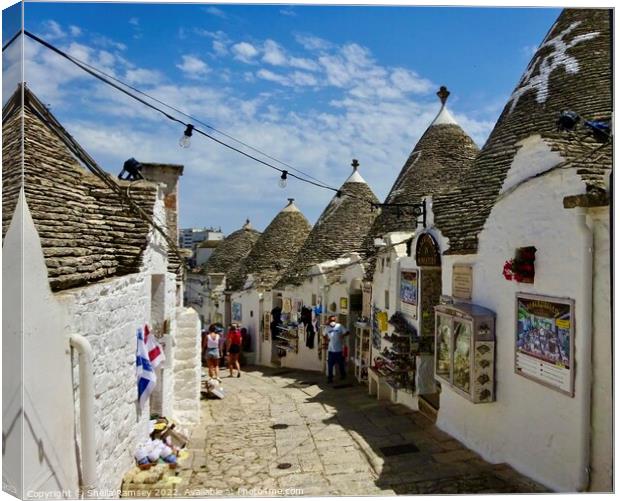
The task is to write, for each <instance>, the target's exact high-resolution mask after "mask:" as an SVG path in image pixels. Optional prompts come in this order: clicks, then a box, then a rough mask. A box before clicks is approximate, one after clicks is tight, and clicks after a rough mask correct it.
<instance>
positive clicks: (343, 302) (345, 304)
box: [340, 297, 349, 311]
mask: <svg viewBox="0 0 620 501" xmlns="http://www.w3.org/2000/svg"><path fill="white" fill-rule="evenodd" d="M348 309H349V299H348V298H346V297H341V298H340V311H347V310H348Z"/></svg>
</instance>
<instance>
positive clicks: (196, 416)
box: [172, 308, 202, 425]
mask: <svg viewBox="0 0 620 501" xmlns="http://www.w3.org/2000/svg"><path fill="white" fill-rule="evenodd" d="M175 327H176V328H175V330H174V331H173V332H174V344H175V346H174V355H173V357H172V360H173V366H172V369H173V373H174V386H173V388H174V391H173V397H174V411H173V416H174V418H175V420H178V421H179V422H180V423H181V424H185V425H189V424H196V423H198V422H199V421H200V376H201V371H202V365H201V360H200V350H201V348H200V345H201V339H200V319H199V318H198V314H197V313H196V311H195V310H193V309H192V308H182V309H179V310H178V314H177V316H176V325H175Z"/></svg>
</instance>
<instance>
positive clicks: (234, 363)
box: [226, 324, 242, 377]
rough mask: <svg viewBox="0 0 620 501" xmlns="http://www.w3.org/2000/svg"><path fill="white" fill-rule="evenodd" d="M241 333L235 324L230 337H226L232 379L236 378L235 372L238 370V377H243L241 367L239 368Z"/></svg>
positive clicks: (231, 328) (231, 327)
mask: <svg viewBox="0 0 620 501" xmlns="http://www.w3.org/2000/svg"><path fill="white" fill-rule="evenodd" d="M241 343H242V339H241V332H240V331H239V327H238V326H237V325H235V324H232V325H231V326H230V330H229V331H228V336H226V348H227V349H228V370H230V377H234V375H233V371H234V369H237V377H241V367H240V366H239V354H240V353H241Z"/></svg>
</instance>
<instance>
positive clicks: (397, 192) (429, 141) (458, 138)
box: [373, 104, 478, 234]
mask: <svg viewBox="0 0 620 501" xmlns="http://www.w3.org/2000/svg"><path fill="white" fill-rule="evenodd" d="M477 153H478V147H477V146H476V144H475V143H474V141H473V140H472V139H471V138H470V137H469V136H468V135H467V134H466V133H465V131H464V130H463V129H462V128H461V126H460V125H458V123H457V122H456V121H455V120H454V118H453V117H452V115H451V114H450V112H449V111H448V109H447V107H446V105H445V104H443V105H442V106H441V109H440V111H439V113H438V114H437V117H436V118H435V120H434V121H433V122H432V123H431V125H430V126H429V127H428V129H426V131H425V132H424V134H423V135H422V137H421V138H420V140H419V141H418V142H417V144H416V145H415V147H414V149H413V151H412V152H411V154H410V155H409V158H407V161H406V162H405V165H404V166H403V168H402V169H401V171H400V174H399V175H398V177H397V178H396V182H395V183H394V185H393V186H392V189H391V190H390V193H389V194H388V196H387V197H386V199H385V203H390V204H396V203H418V202H421V201H422V198H423V197H425V196H429V195H431V196H433V197H435V196H436V195H438V194H440V193H445V192H449V191H451V190H452V189H453V188H455V187H456V186H458V185H459V183H461V182H462V180H463V178H464V177H466V176H467V175H468V174H469V169H470V167H471V165H472V163H473V161H474V158H475V157H476V155H477ZM415 227H416V222H415V221H414V219H413V218H411V217H398V215H397V213H396V212H395V211H393V210H391V209H384V210H382V212H381V214H380V215H379V216H378V217H377V219H376V220H375V223H374V225H373V232H374V231H375V230H377V232H379V233H383V234H385V233H389V232H391V231H413V230H414V229H415Z"/></svg>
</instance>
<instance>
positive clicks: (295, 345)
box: [276, 324, 299, 357]
mask: <svg viewBox="0 0 620 501" xmlns="http://www.w3.org/2000/svg"><path fill="white" fill-rule="evenodd" d="M277 329H278V333H277V335H276V347H277V348H278V356H280V357H283V356H285V355H286V353H287V352H289V351H292V352H295V353H298V352H299V325H298V324H289V325H278V326H277Z"/></svg>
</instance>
